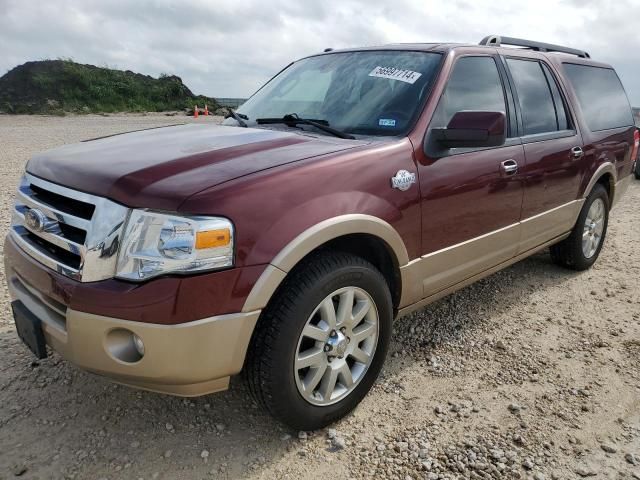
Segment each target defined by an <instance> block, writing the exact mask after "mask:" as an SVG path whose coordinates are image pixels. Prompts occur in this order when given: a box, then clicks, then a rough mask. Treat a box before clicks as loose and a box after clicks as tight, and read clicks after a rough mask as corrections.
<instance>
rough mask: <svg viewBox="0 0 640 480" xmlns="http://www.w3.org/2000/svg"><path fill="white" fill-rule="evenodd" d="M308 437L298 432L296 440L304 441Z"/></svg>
mask: <svg viewBox="0 0 640 480" xmlns="http://www.w3.org/2000/svg"><path fill="white" fill-rule="evenodd" d="M308 437H309V436H308V435H307V432H303V431H302V430H301V431H299V432H298V438H299V439H300V440H306V439H307V438H308Z"/></svg>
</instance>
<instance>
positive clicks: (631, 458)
mask: <svg viewBox="0 0 640 480" xmlns="http://www.w3.org/2000/svg"><path fill="white" fill-rule="evenodd" d="M624 459H625V460H626V461H627V463H630V464H631V465H634V466H636V465H640V457H638V455H634V454H633V453H627V454H626V455H625V456H624Z"/></svg>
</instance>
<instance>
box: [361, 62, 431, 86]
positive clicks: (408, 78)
mask: <svg viewBox="0 0 640 480" xmlns="http://www.w3.org/2000/svg"><path fill="white" fill-rule="evenodd" d="M369 76H370V77H379V78H388V79H390V80H400V81H401V82H405V83H411V84H414V83H416V80H418V79H419V78H420V77H421V76H422V74H421V73H418V72H412V71H411V70H402V69H400V68H395V67H380V66H377V67H376V68H374V69H373V71H372V72H371V73H370V74H369Z"/></svg>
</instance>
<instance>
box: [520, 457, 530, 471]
mask: <svg viewBox="0 0 640 480" xmlns="http://www.w3.org/2000/svg"><path fill="white" fill-rule="evenodd" d="M522 468H524V469H525V470H531V469H533V462H532V461H531V460H530V459H528V458H527V459H526V460H525V461H524V462H522Z"/></svg>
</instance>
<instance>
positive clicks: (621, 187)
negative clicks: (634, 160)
mask: <svg viewBox="0 0 640 480" xmlns="http://www.w3.org/2000/svg"><path fill="white" fill-rule="evenodd" d="M632 177H633V174H629V175H627V176H626V177H624V178H623V179H622V180H620V181H619V182H617V183H616V187H615V189H614V192H615V194H614V195H613V201H612V202H611V208H613V207H614V206H615V205H616V204H617V203H618V201H619V200H620V199H621V198H622V196H623V195H624V193H625V192H626V191H627V188H629V185H630V184H631V179H632Z"/></svg>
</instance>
